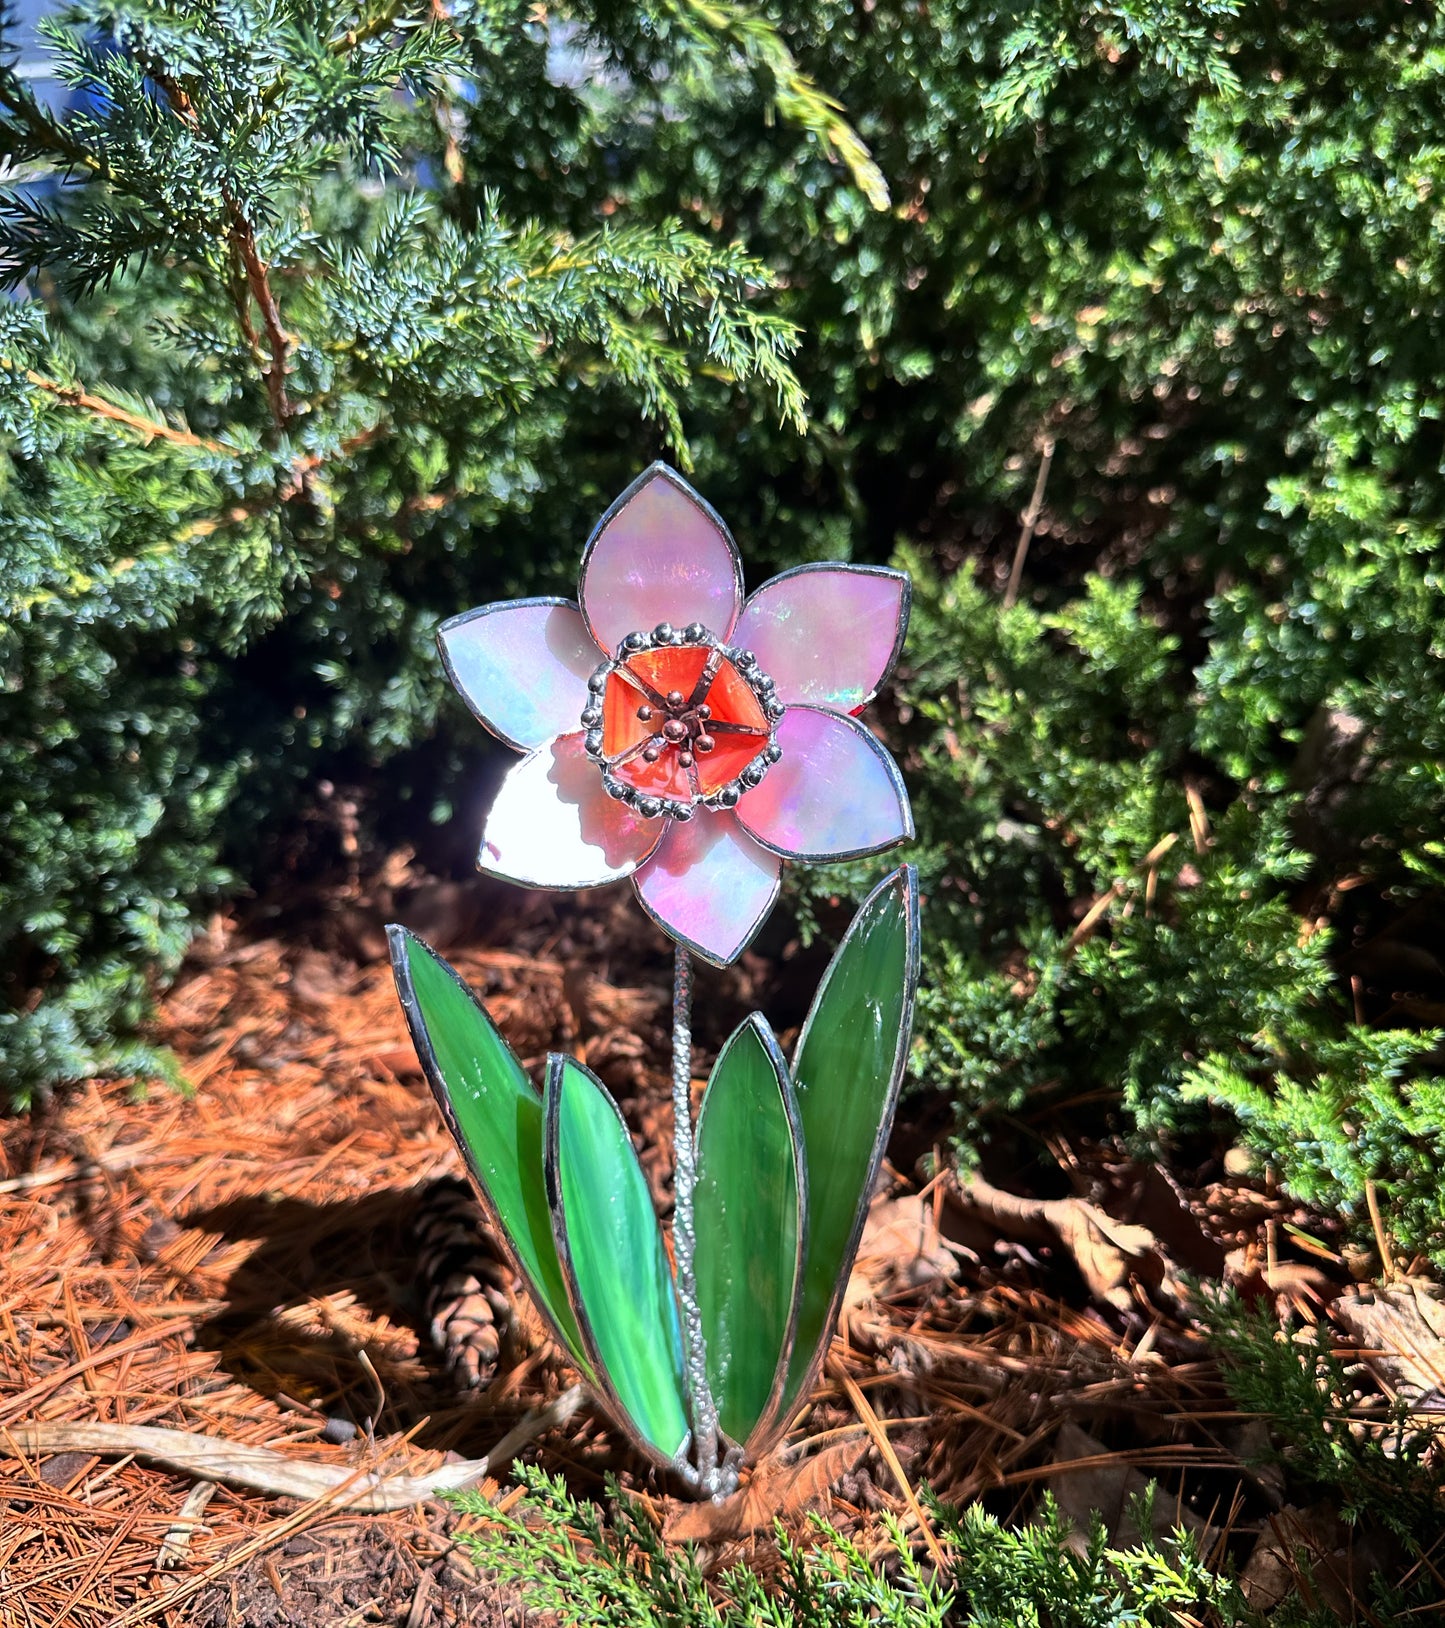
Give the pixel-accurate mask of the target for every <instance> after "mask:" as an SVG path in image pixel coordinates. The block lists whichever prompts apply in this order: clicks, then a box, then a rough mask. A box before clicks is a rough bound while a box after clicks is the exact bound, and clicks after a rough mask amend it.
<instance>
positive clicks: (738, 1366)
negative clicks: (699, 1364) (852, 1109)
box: [693, 1012, 807, 1442]
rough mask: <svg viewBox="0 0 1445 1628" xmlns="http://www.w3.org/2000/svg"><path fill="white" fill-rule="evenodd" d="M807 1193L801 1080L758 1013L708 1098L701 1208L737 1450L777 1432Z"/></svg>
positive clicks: (716, 1393)
mask: <svg viewBox="0 0 1445 1628" xmlns="http://www.w3.org/2000/svg"><path fill="white" fill-rule="evenodd" d="M806 1195H807V1175H806V1171H805V1168H804V1162H803V1148H802V1133H801V1128H800V1126H799V1124H798V1105H797V1101H796V1099H795V1097H794V1095H793V1085H792V1081H791V1080H790V1079H789V1077H788V1067H787V1064H786V1063H785V1062H784V1061H783V1054H782V1052H781V1051H780V1050H779V1049H778V1042H777V1040H776V1039H775V1038H774V1036H773V1031H772V1030H771V1029H770V1028H769V1027H768V1023H767V1020H766V1019H765V1018H764V1017H763V1016H762V1014H761V1013H760V1012H754V1013H753V1015H752V1016H751V1017H750V1018H748V1019H747V1021H746V1022H745V1023H743V1024H742V1025H741V1026H740V1027H739V1028H738V1029H736V1030H735V1031H734V1032H733V1034H732V1035H731V1037H730V1038H729V1039H728V1042H727V1044H726V1045H725V1046H724V1047H723V1049H722V1051H721V1052H719V1054H718V1060H717V1063H716V1065H715V1066H714V1068H713V1071H712V1078H711V1079H710V1080H709V1081H708V1087H707V1092H706V1094H705V1095H704V1097H703V1099H702V1112H701V1114H700V1115H699V1116H698V1124H697V1185H696V1187H695V1188H694V1198H693V1213H694V1224H695V1230H696V1240H697V1241H696V1248H695V1251H694V1255H693V1264H694V1267H695V1269H696V1273H697V1298H698V1306H699V1309H700V1311H701V1313H702V1327H703V1334H704V1336H705V1337H706V1340H707V1377H708V1384H709V1385H710V1386H711V1388H712V1394H713V1399H714V1401H716V1403H717V1409H718V1421H719V1423H720V1424H721V1425H722V1427H723V1429H724V1431H726V1433H727V1434H728V1435H729V1436H730V1437H731V1438H732V1439H733V1440H734V1441H737V1442H746V1441H747V1440H748V1438H749V1437H750V1436H751V1435H752V1434H753V1432H754V1431H755V1430H756V1429H757V1428H758V1426H759V1425H760V1424H761V1425H763V1426H764V1428H766V1425H767V1424H768V1423H770V1422H771V1419H772V1415H773V1413H774V1412H775V1411H776V1408H777V1404H778V1400H779V1397H780V1395H781V1391H782V1385H783V1381H784V1379H785V1378H786V1376H787V1372H788V1358H789V1355H790V1353H791V1349H792V1342H793V1331H794V1328H795V1327H796V1323H797V1310H796V1306H797V1301H796V1291H797V1290H799V1289H800V1288H801V1286H802V1282H803V1277H802V1272H801V1265H802V1248H803V1227H802V1224H801V1220H802V1218H801V1215H800V1210H799V1199H800V1197H801V1198H803V1199H804V1200H805V1199H806Z"/></svg>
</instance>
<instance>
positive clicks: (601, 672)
mask: <svg viewBox="0 0 1445 1628" xmlns="http://www.w3.org/2000/svg"><path fill="white" fill-rule="evenodd" d="M611 671H612V667H611V665H610V663H604V664H603V665H602V666H601V667H599V668H598V669H597V671H596V672H595V673H593V674H592V675H591V677H590V678H589V679H588V680H587V688H588V689H589V690H591V691H592V693H593V694H594V695H600V694H601V693H602V691H603V690H605V689H606V688H607V675H608V674H609V673H610V672H611Z"/></svg>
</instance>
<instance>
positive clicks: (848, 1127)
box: [778, 865, 918, 1424]
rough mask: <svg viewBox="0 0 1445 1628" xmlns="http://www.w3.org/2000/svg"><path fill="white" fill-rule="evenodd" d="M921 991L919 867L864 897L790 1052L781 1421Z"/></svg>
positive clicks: (819, 1353)
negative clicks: (796, 1294)
mask: <svg viewBox="0 0 1445 1628" xmlns="http://www.w3.org/2000/svg"><path fill="white" fill-rule="evenodd" d="M917 988H918V873H917V872H916V871H915V870H914V868H913V866H912V865H903V866H900V868H899V869H898V870H896V871H894V872H893V874H892V875H891V876H888V877H885V878H884V880H883V881H882V882H880V883H879V884H878V886H877V887H876V888H874V890H873V892H872V893H871V894H869V896H868V898H867V899H866V900H864V902H863V905H862V907H861V908H860V909H859V911H858V914H857V915H856V916H855V917H854V918H853V922H852V925H851V926H850V927H849V929H848V931H847V933H846V934H845V935H844V938H843V942H842V943H841V944H840V945H839V946H838V951H837V954H836V955H834V957H833V959H832V961H831V962H829V964H828V970H827V972H825V973H824V974H823V981H822V983H821V984H819V986H818V993H817V994H816V995H815V996H814V997H813V1005H812V1008H811V1010H810V1011H809V1013H808V1020H807V1022H806V1023H805V1024H804V1025H803V1032H802V1035H801V1036H800V1037H799V1039H798V1048H797V1051H796V1053H795V1054H794V1058H793V1088H794V1090H795V1091H796V1092H797V1098H798V1115H799V1118H800V1120H801V1121H802V1127H803V1147H804V1150H805V1153H806V1158H807V1166H808V1208H807V1216H808V1224H807V1228H806V1237H807V1260H806V1264H805V1268H804V1274H803V1293H802V1297H801V1304H800V1306H799V1310H798V1332H797V1338H796V1340H795V1341H794V1345H793V1353H792V1359H791V1361H790V1363H789V1366H788V1379H787V1384H786V1385H785V1387H784V1391H783V1405H782V1409H781V1410H780V1412H779V1415H778V1420H779V1423H780V1424H785V1423H786V1421H787V1415H788V1412H789V1411H790V1410H791V1408H792V1406H793V1404H794V1403H795V1402H796V1401H797V1399H798V1397H799V1396H800V1395H801V1394H802V1393H803V1391H804V1389H805V1388H806V1387H807V1386H808V1385H809V1384H810V1383H811V1382H812V1378H813V1374H814V1373H815V1372H816V1370H817V1367H818V1364H819V1363H820V1362H821V1361H822V1359H823V1354H824V1351H825V1350H826V1348H827V1343H828V1340H829V1339H830V1338H831V1336H832V1332H833V1324H834V1321H835V1320H836V1318H837V1315H838V1308H839V1306H840V1305H841V1303H842V1299H843V1291H844V1288H845V1287H846V1285H847V1282H848V1274H849V1272H850V1271H851V1270H852V1267H853V1257H854V1256H855V1255H856V1254H857V1253H858V1240H859V1238H860V1237H861V1236H862V1232H863V1220H864V1217H865V1216H866V1215H867V1213H868V1200H869V1196H870V1194H871V1192H872V1188H873V1179H874V1176H875V1175H876V1174H877V1171H878V1163H879V1160H880V1159H882V1157H883V1149H884V1148H885V1147H886V1146H887V1143H888V1132H889V1130H890V1129H891V1128H892V1125H893V1110H894V1107H895V1106H896V1105H897V1101H898V1087H899V1083H900V1082H901V1080H902V1078H903V1068H904V1064H905V1063H906V1062H907V1059H908V1042H909V1037H910V1034H911V1032H912V1029H913V998H914V994H915V992H916V991H917Z"/></svg>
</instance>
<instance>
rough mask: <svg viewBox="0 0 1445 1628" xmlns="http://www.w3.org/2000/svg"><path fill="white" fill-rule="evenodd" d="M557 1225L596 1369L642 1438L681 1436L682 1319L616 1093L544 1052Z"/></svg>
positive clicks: (679, 1446) (673, 1443)
mask: <svg viewBox="0 0 1445 1628" xmlns="http://www.w3.org/2000/svg"><path fill="white" fill-rule="evenodd" d="M545 1102H546V1114H547V1159H546V1171H547V1198H548V1202H549V1203H550V1204H551V1207H552V1235H553V1237H554V1238H555V1239H556V1242H557V1253H558V1255H559V1257H560V1258H561V1261H562V1269H563V1271H564V1272H565V1273H566V1274H567V1275H568V1278H569V1280H570V1281H569V1287H570V1290H571V1294H572V1304H573V1309H574V1310H575V1312H576V1314H577V1321H578V1323H579V1324H580V1326H581V1328H582V1332H583V1338H584V1339H585V1340H586V1342H587V1349H588V1351H589V1352H590V1354H591V1355H592V1357H593V1360H594V1362H595V1365H596V1368H597V1374H598V1380H599V1383H600V1384H601V1385H603V1386H604V1387H605V1388H606V1390H607V1392H608V1394H609V1397H610V1399H611V1400H612V1401H613V1403H614V1404H615V1405H616V1407H617V1409H618V1411H619V1412H620V1414H621V1417H622V1420H623V1422H625V1423H628V1424H630V1425H631V1427H632V1429H633V1430H634V1431H635V1432H636V1434H637V1435H638V1437H639V1439H640V1441H641V1442H642V1444H643V1445H644V1446H645V1447H647V1448H649V1449H651V1450H652V1451H653V1452H654V1453H656V1454H657V1455H658V1456H659V1457H660V1458H662V1459H664V1460H666V1461H667V1462H669V1463H671V1462H672V1461H674V1460H675V1459H676V1458H677V1457H678V1455H679V1454H680V1453H681V1452H682V1451H683V1449H684V1448H685V1447H686V1445H687V1439H688V1424H687V1405H686V1400H685V1398H686V1384H685V1380H684V1377H683V1360H682V1325H681V1323H680V1321H679V1319H678V1314H677V1295H676V1291H675V1289H674V1286H673V1281H672V1268H671V1266H670V1265H669V1264H668V1259H667V1251H666V1249H665V1248H664V1247H663V1242H662V1229H661V1228H660V1227H659V1226H658V1224H657V1212H656V1211H655V1210H654V1209H653V1207H652V1195H651V1193H650V1192H649V1191H648V1188H647V1178H646V1177H645V1176H644V1175H643V1174H642V1167H641V1165H639V1164H638V1162H637V1150H636V1149H635V1148H634V1147H633V1145H632V1138H631V1137H630V1136H629V1135H628V1133H627V1126H626V1125H625V1124H624V1123H623V1119H622V1115H621V1114H620V1113H619V1112H618V1111H617V1105H616V1103H614V1102H613V1100H612V1098H611V1097H610V1096H608V1094H607V1091H606V1089H605V1087H604V1086H603V1085H602V1083H601V1081H599V1080H598V1079H596V1078H595V1077H594V1076H593V1075H592V1074H589V1073H588V1071H587V1070H586V1069H585V1068H583V1067H582V1066H581V1064H580V1063H576V1062H574V1061H573V1060H572V1059H571V1058H570V1057H557V1056H554V1057H551V1058H549V1059H548V1063H547V1090H546V1096H545Z"/></svg>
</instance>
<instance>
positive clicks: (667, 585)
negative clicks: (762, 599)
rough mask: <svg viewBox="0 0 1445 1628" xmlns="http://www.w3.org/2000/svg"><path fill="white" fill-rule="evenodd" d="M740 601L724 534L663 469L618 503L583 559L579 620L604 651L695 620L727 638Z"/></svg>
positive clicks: (732, 552) (734, 555)
mask: <svg viewBox="0 0 1445 1628" xmlns="http://www.w3.org/2000/svg"><path fill="white" fill-rule="evenodd" d="M742 598H743V569H742V562H741V560H739V558H738V551H737V549H736V548H735V547H734V546H733V540H732V538H731V537H729V536H728V533H727V528H726V527H725V526H724V525H723V523H722V521H721V520H719V519H718V517H717V516H716V515H715V514H714V513H713V512H712V510H711V509H710V508H709V507H708V506H707V504H706V503H704V502H703V500H702V499H701V498H700V497H699V496H698V495H697V493H696V492H694V491H693V489H692V488H691V487H690V486H689V485H688V484H687V482H686V481H685V480H683V479H682V478H681V476H679V475H675V474H674V473H673V472H672V470H670V469H668V468H667V467H666V465H664V464H653V466H652V468H651V469H649V470H648V471H647V472H646V474H644V475H643V476H641V478H640V479H638V480H636V481H634V482H633V483H632V485H631V486H629V487H628V488H627V490H626V491H625V492H624V493H623V494H622V496H621V497H620V498H618V500H617V502H616V503H614V504H613V506H612V507H611V508H610V509H609V510H608V511H607V513H606V515H604V516H603V519H602V523H601V525H599V526H598V528H597V530H596V531H594V532H593V533H592V536H591V539H590V540H589V541H588V544H587V548H586V551H585V553H584V554H583V556H582V582H581V599H582V614H583V615H584V616H585V617H586V618H587V626H588V627H589V628H590V629H591V630H592V636H593V638H595V639H596V641H597V642H598V644H600V645H601V646H602V647H603V648H604V649H605V650H607V651H608V652H615V651H616V649H617V647H618V645H620V644H621V643H622V641H623V639H625V638H626V637H627V635H628V634H629V633H635V632H642V633H649V632H651V631H652V629H653V628H655V627H656V626H657V625H658V623H659V622H671V623H672V625H673V626H674V627H675V628H679V629H680V628H684V627H686V626H687V625H688V623H689V622H701V623H702V625H703V626H704V627H705V628H707V629H708V631H709V632H711V633H713V634H715V635H716V636H717V637H718V638H720V639H725V638H727V636H728V635H729V634H730V633H731V632H732V630H733V628H734V626H735V625H736V623H737V619H738V611H739V609H740V608H741V606H742Z"/></svg>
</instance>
